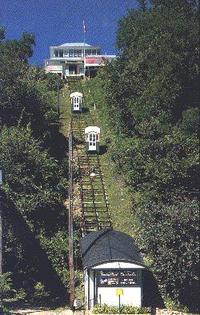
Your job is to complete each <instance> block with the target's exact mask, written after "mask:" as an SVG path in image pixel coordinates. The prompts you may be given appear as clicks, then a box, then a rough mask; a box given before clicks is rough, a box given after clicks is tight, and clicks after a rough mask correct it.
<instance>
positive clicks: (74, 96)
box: [70, 92, 83, 112]
mask: <svg viewBox="0 0 200 315" xmlns="http://www.w3.org/2000/svg"><path fill="white" fill-rule="evenodd" d="M70 98H71V104H72V111H73V112H81V111H82V103H83V94H82V93H80V92H73V93H71V94H70Z"/></svg>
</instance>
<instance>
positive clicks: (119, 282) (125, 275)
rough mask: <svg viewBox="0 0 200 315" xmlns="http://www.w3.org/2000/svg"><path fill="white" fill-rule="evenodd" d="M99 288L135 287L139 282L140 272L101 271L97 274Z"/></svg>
mask: <svg viewBox="0 0 200 315" xmlns="http://www.w3.org/2000/svg"><path fill="white" fill-rule="evenodd" d="M97 282H98V285H99V286H102V287H107V286H122V287H123V286H124V287H126V286H128V287H130V286H135V285H138V282H139V273H138V270H123V271H121V270H120V271H119V270H108V271H106V270H101V271H98V273H97Z"/></svg>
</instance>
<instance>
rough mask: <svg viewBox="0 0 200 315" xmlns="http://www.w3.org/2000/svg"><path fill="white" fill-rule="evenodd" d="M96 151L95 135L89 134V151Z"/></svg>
mask: <svg viewBox="0 0 200 315" xmlns="http://www.w3.org/2000/svg"><path fill="white" fill-rule="evenodd" d="M96 149H97V141H96V133H94V132H91V133H89V147H88V150H89V151H96Z"/></svg>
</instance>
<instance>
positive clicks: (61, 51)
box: [59, 49, 63, 57]
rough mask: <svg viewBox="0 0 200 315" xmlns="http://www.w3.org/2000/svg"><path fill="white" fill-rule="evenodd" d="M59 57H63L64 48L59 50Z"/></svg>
mask: <svg viewBox="0 0 200 315" xmlns="http://www.w3.org/2000/svg"><path fill="white" fill-rule="evenodd" d="M59 57H63V50H62V49H60V50H59Z"/></svg>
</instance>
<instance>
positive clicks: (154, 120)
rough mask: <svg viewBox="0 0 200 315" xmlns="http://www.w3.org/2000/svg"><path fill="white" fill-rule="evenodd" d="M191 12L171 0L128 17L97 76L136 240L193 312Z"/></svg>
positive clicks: (194, 56)
mask: <svg viewBox="0 0 200 315" xmlns="http://www.w3.org/2000/svg"><path fill="white" fill-rule="evenodd" d="M140 4H141V5H144V2H143V1H140ZM197 9H198V8H197V6H196V5H195V3H193V2H191V1H179V0H176V1H152V6H149V7H148V6H147V7H146V8H145V9H144V7H143V9H141V8H140V9H139V10H131V11H129V13H128V14H127V16H126V17H124V18H123V19H122V20H121V21H120V22H119V28H118V32H117V46H118V49H119V57H118V58H117V59H116V60H115V61H114V62H112V63H111V64H110V65H108V67H107V68H104V70H103V72H102V73H101V74H100V78H101V85H102V84H103V87H104V89H105V92H106V102H104V103H102V104H101V106H100V110H101V112H102V113H103V116H104V117H107V123H109V124H110V129H111V128H112V132H114V134H115V136H113V137H112V143H111V145H110V150H111V151H112V160H113V161H115V164H116V170H117V172H118V173H119V174H122V175H123V178H125V182H126V184H127V185H128V187H129V189H130V191H131V193H132V197H133V205H132V208H133V213H134V215H135V221H136V222H137V226H138V233H135V234H137V235H138V239H137V241H138V243H139V244H140V246H141V248H142V250H143V251H144V252H145V254H146V260H148V261H149V262H151V268H152V270H153V271H154V272H155V275H156V276H157V279H158V283H159V284H160V288H161V289H162V292H163V294H165V295H168V296H170V297H171V298H172V299H173V300H174V301H175V303H176V304H180V303H181V304H184V305H187V306H188V307H189V308H190V309H195V308H197V307H198V299H197V296H196V294H195V292H196V291H197V278H198V272H197V250H198V239H197V237H196V233H197V227H198V222H199V218H198V214H197V201H196V200H197V197H198V193H199V192H198V191H199V190H198V187H199V178H198V175H197V174H198V169H199V151H198V146H199V145H198V136H197V133H198V102H199V88H198V83H199V69H198V59H199V37H198V10H197ZM185 21H187V23H186V22H185ZM188 213H190V214H189V215H188ZM192 295H193V296H192Z"/></svg>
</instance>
